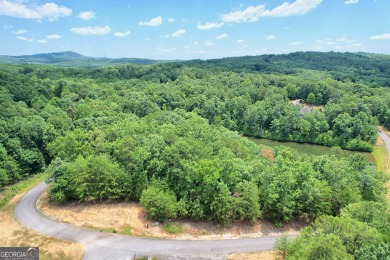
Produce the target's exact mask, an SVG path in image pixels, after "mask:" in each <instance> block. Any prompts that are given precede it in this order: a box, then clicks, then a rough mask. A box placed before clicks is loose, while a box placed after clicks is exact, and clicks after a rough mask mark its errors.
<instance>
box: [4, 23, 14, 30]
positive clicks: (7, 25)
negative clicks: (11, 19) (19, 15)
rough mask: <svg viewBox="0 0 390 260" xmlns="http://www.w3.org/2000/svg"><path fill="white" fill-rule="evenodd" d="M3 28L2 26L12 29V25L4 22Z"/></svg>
mask: <svg viewBox="0 0 390 260" xmlns="http://www.w3.org/2000/svg"><path fill="white" fill-rule="evenodd" d="M3 28H4V30H6V31H8V30H9V29H12V25H10V24H4V26H3Z"/></svg>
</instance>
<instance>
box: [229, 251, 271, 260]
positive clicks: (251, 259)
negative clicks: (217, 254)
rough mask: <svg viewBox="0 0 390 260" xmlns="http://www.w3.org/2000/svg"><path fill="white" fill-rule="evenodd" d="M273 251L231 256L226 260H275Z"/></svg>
mask: <svg viewBox="0 0 390 260" xmlns="http://www.w3.org/2000/svg"><path fill="white" fill-rule="evenodd" d="M276 259H277V258H276V256H275V252H274V251H263V252H253V253H238V254H231V255H228V256H227V257H226V260H276Z"/></svg>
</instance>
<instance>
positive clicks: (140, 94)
mask: <svg viewBox="0 0 390 260" xmlns="http://www.w3.org/2000/svg"><path fill="white" fill-rule="evenodd" d="M267 57H268V58H267ZM294 57H296V58H294ZM315 57H316V58H315ZM332 57H334V58H332ZM315 59H317V60H318V61H319V62H318V64H317V63H316V62H314V61H315ZM344 59H345V60H344ZM258 60H261V61H260V62H258ZM305 60H306V62H305ZM320 60H322V61H321V62H320ZM331 60H334V61H335V62H337V65H334V66H332V65H331V63H330V61H331ZM353 60H356V62H353ZM373 60H378V62H377V63H375V62H373ZM363 61H365V62H363ZM263 63H264V64H268V65H267V66H268V67H267V66H265V67H261V66H262V65H261V64H263ZM250 64H252V65H250ZM269 64H271V65H272V66H271V65H269ZM363 64H365V65H366V67H358V65H359V66H360V65H361V66H363ZM386 64H387V65H386ZM257 65H258V66H260V67H258V68H256V66H257ZM253 66H255V67H253ZM375 66H377V67H378V66H384V67H383V68H381V69H379V67H378V70H375V69H373V67H375ZM0 68H1V69H0V187H4V186H5V185H9V184H12V183H15V182H17V181H19V180H21V179H23V178H25V177H26V176H29V175H31V174H34V173H37V172H41V171H43V170H46V171H47V172H49V173H50V175H51V178H50V181H51V187H50V190H49V193H50V198H51V199H52V200H55V201H58V202H65V201H70V200H76V201H95V200H106V199H109V200H135V201H140V203H141V205H143V206H144V207H145V209H146V211H147V212H148V213H149V215H150V216H151V217H152V218H154V219H157V220H159V221H163V220H165V219H167V218H168V219H172V218H182V219H186V218H190V219H195V220H201V219H204V220H210V221H215V222H218V223H222V224H231V223H232V222H234V221H250V222H254V221H256V220H257V219H259V218H261V217H262V218H266V219H270V220H272V221H274V222H277V223H279V222H283V221H290V220H292V219H294V218H297V217H300V216H302V215H306V216H309V217H310V218H311V219H316V218H319V219H321V220H320V222H319V223H318V226H319V227H318V229H320V228H321V229H323V226H324V225H325V224H321V223H331V224H332V225H336V226H337V225H339V224H338V223H339V222H338V221H341V222H342V224H340V225H347V226H348V225H349V226H359V225H360V226H359V228H360V229H359V230H361V231H362V232H363V231H367V232H368V233H369V236H368V238H369V239H370V240H369V241H374V242H373V243H374V244H375V243H377V242H378V243H379V242H380V241H382V240H383V241H388V239H389V229H388V227H386V226H381V225H380V224H378V223H377V222H375V223H371V222H370V223H368V224H356V223H355V222H356V221H358V222H359V221H360V222H361V221H363V222H367V221H366V220H365V219H366V218H363V219H362V217H361V216H360V215H359V214H358V213H357V212H358V211H359V210H358V209H360V208H361V207H365V205H366V203H374V204H373V205H375V207H378V208H381V207H382V208H383V209H386V210H387V204H386V203H385V202H384V201H385V197H384V194H385V189H384V188H383V183H384V181H385V180H386V176H385V175H384V174H383V173H381V172H377V171H376V170H375V168H374V167H373V165H372V163H370V162H369V161H367V160H366V159H365V158H364V157H361V156H354V157H351V158H348V159H340V158H338V157H337V149H339V148H335V154H334V155H329V156H322V157H312V156H307V155H302V154H299V153H297V152H296V151H294V150H290V149H286V148H278V149H276V150H273V149H271V148H267V147H259V146H257V145H255V144H254V143H253V142H251V141H249V140H247V139H246V138H244V137H243V135H247V136H253V137H264V138H269V139H275V140H284V141H295V142H308V143H316V144H321V145H327V146H339V147H342V148H346V149H351V150H360V151H371V150H372V147H373V144H374V143H375V141H376V139H377V130H376V126H377V125H378V124H384V125H385V126H387V127H390V92H389V91H388V90H389V89H388V85H386V84H384V83H383V82H385V80H386V79H387V77H388V74H387V73H386V72H387V71H389V66H388V57H387V56H374V55H367V54H337V53H295V54H290V55H276V56H259V57H241V58H229V59H221V60H213V61H190V62H179V63H167V64H155V65H135V64H125V65H117V66H110V67H98V68H80V67H72V68H69V67H57V66H48V65H45V66H43V65H32V64H21V65H4V64H3V65H0ZM259 68H260V69H259ZM369 70H373V72H372V73H368V72H367V71H369ZM335 73H345V75H346V76H345V77H342V78H338V77H336V74H335ZM372 82H376V83H375V84H372ZM382 83H383V84H382ZM296 99H300V100H301V101H302V102H306V103H307V104H306V105H307V107H306V108H305V109H302V106H303V105H301V104H293V103H292V102H291V101H292V100H296ZM313 106H314V107H313ZM375 203H376V204H375ZM367 205H368V204H367ZM370 205H371V204H370ZM327 215H332V216H336V217H337V218H336V220H333V219H332V218H329V217H323V218H320V217H321V216H327ZM340 215H341V217H344V218H347V217H348V218H352V219H354V220H349V219H348V220H344V219H342V220H339V218H338V216H340ZM383 218H386V215H385V216H384V217H383ZM372 221H374V220H372ZM375 221H376V220H375ZM378 221H382V217H381V220H378ZM360 222H359V223H360ZM321 225H322V226H321ZM366 225H368V226H369V227H367V226H366ZM313 228H314V227H313ZM359 232H360V231H359ZM330 233H331V232H330V231H329V232H328V231H324V232H322V233H321V232H317V230H316V229H313V230H308V231H305V233H303V235H302V236H305V237H304V238H302V239H306V238H307V236H310V237H315V236H317V235H318V236H320V241H328V240H329V241H333V242H332V243H334V244H335V245H337V246H340V243H341V244H342V243H343V241H342V242H340V241H339V240H337V239H339V238H334V237H333V235H331V234H330ZM321 239H322V240H321ZM299 241H301V240H297V242H294V243H296V244H289V243H290V242H288V243H287V242H286V245H285V247H284V249H283V250H284V251H285V252H286V254H291V255H292V256H293V255H294V254H295V253H294V252H295V251H293V249H292V248H296V246H297V245H299V243H300V242H299ZM346 241H347V240H346ZM348 241H349V240H348ZM348 241H347V242H348ZM347 242H345V243H347ZM313 243H315V242H313ZM316 245H317V244H313V245H312V246H313V247H315V246H316ZM343 246H344V245H343ZM349 246H350V245H348V248H347V249H348V250H347V249H345V250H347V251H346V252H345V253H346V254H347V255H352V254H355V252H358V249H359V250H360V248H363V246H366V244H364V243H362V244H358V245H355V244H354V245H353V246H351V247H349ZM340 248H341V246H340ZM343 250H344V249H343ZM362 250H363V249H362ZM364 250H366V249H364ZM367 250H369V249H367ZM296 252H299V251H296ZM343 252H344V251H343ZM359 252H360V251H359ZM363 253H364V252H363Z"/></svg>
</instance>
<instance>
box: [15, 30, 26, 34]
mask: <svg viewBox="0 0 390 260" xmlns="http://www.w3.org/2000/svg"><path fill="white" fill-rule="evenodd" d="M26 32H28V31H27V30H17V31H15V32H12V33H13V34H24V33H26Z"/></svg>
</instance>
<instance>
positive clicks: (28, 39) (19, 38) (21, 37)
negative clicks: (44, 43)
mask: <svg viewBox="0 0 390 260" xmlns="http://www.w3.org/2000/svg"><path fill="white" fill-rule="evenodd" d="M16 38H17V39H18V40H21V41H27V42H32V41H33V39H31V38H27V37H23V36H18V37H16Z"/></svg>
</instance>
